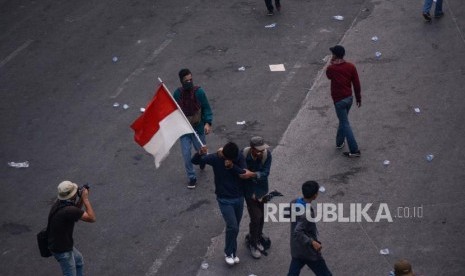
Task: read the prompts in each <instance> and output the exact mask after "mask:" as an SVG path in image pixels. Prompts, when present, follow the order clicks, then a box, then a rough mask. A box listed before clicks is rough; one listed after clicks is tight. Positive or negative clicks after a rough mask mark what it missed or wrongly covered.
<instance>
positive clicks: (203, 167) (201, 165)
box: [199, 163, 205, 171]
mask: <svg viewBox="0 0 465 276" xmlns="http://www.w3.org/2000/svg"><path fill="white" fill-rule="evenodd" d="M199 167H200V169H201V170H202V171H203V170H205V163H203V164H200V165H199Z"/></svg>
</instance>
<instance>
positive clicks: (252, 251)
mask: <svg viewBox="0 0 465 276" xmlns="http://www.w3.org/2000/svg"><path fill="white" fill-rule="evenodd" d="M249 249H250V254H252V257H254V258H255V259H260V257H261V256H262V253H260V250H258V248H257V247H256V246H253V245H251V246H250V248H249Z"/></svg>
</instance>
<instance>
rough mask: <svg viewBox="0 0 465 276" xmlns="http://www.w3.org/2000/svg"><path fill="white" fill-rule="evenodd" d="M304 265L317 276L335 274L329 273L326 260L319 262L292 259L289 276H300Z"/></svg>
mask: <svg viewBox="0 0 465 276" xmlns="http://www.w3.org/2000/svg"><path fill="white" fill-rule="evenodd" d="M304 265H307V266H308V267H309V268H310V269H311V270H312V271H313V273H315V275H316V276H332V275H333V274H332V273H331V271H329V268H328V266H326V262H325V260H324V259H321V260H318V261H307V260H301V259H296V258H292V261H291V265H290V266H289V272H288V273H287V276H299V275H300V270H301V269H302V267H304Z"/></svg>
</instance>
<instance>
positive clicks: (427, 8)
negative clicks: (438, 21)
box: [423, 0, 442, 15]
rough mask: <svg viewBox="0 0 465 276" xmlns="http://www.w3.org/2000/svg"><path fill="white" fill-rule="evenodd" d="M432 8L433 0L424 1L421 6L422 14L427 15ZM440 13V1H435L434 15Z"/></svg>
mask: <svg viewBox="0 0 465 276" xmlns="http://www.w3.org/2000/svg"><path fill="white" fill-rule="evenodd" d="M432 6H433V0H425V4H423V13H429V11H430V10H431V7H432ZM441 13H442V0H437V1H436V7H435V8H434V15H439V14H441Z"/></svg>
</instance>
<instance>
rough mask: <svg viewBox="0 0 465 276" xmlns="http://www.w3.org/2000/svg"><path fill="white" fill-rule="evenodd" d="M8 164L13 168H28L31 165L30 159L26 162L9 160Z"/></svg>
mask: <svg viewBox="0 0 465 276" xmlns="http://www.w3.org/2000/svg"><path fill="white" fill-rule="evenodd" d="M8 166H10V167H12V168H17V169H20V168H28V167H29V161H24V162H8Z"/></svg>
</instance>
